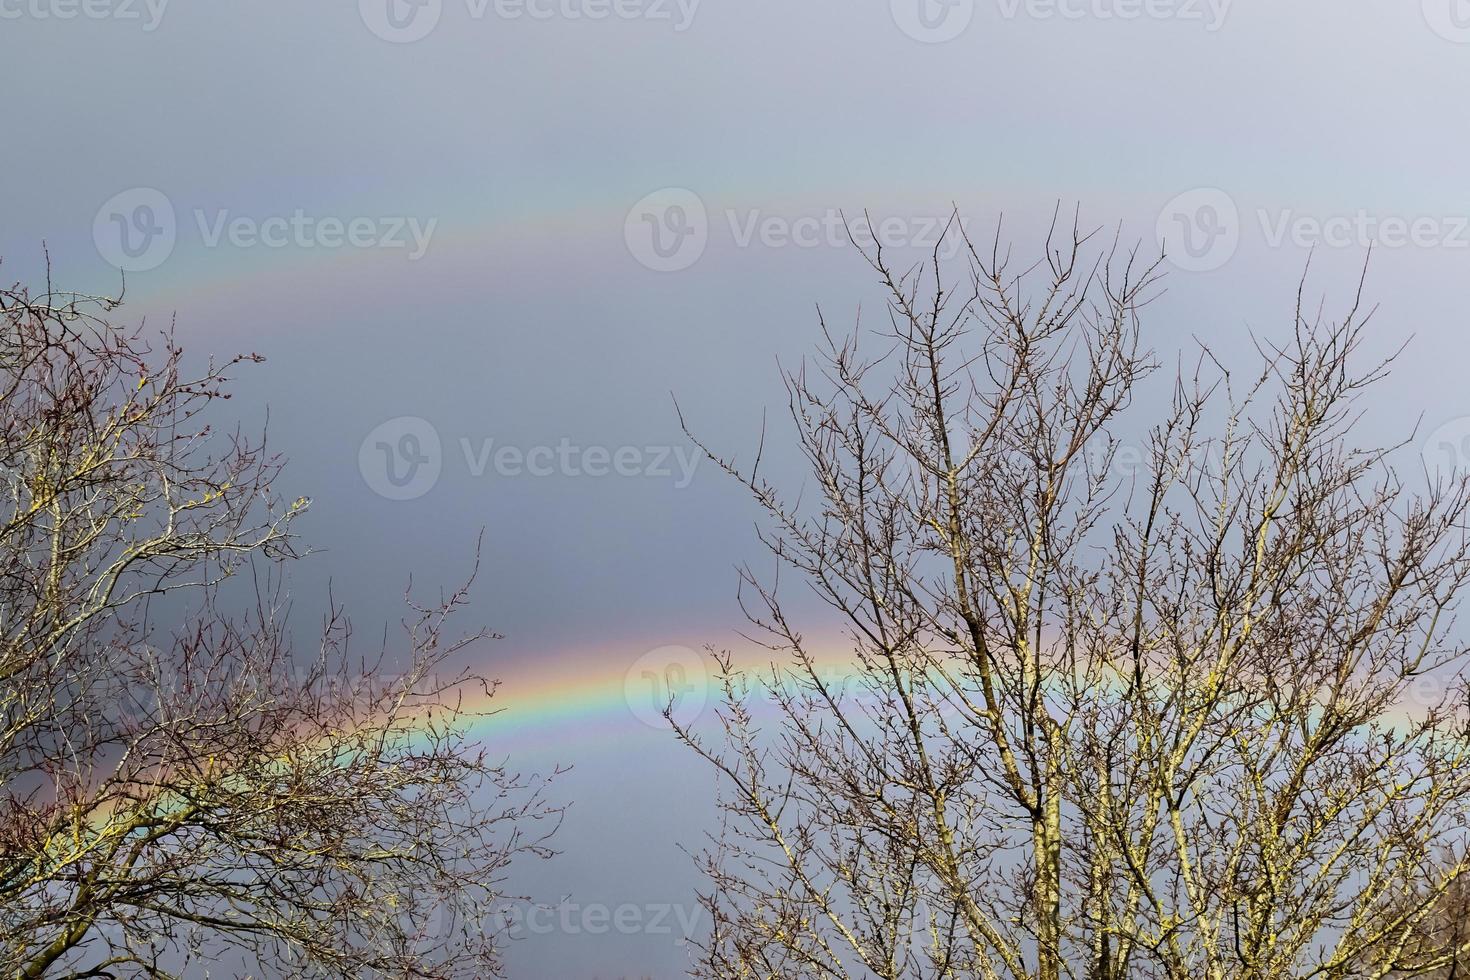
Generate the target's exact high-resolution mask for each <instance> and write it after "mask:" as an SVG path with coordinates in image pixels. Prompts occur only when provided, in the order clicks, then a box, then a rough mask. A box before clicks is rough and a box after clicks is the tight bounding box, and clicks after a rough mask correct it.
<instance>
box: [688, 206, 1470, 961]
mask: <svg viewBox="0 0 1470 980" xmlns="http://www.w3.org/2000/svg"><path fill="white" fill-rule="evenodd" d="M1091 238H1092V236H1090V235H1087V234H1082V233H1080V232H1079V231H1078V229H1077V226H1076V223H1075V222H1074V223H1073V224H1072V226H1071V228H1070V229H1069V228H1067V227H1066V226H1065V225H1061V226H1057V225H1054V226H1053V229H1052V234H1051V235H1049V236H1048V238H1047V242H1046V246H1045V253H1044V255H1043V256H1042V257H1041V259H1040V260H1039V261H1038V262H1036V263H1035V264H1032V265H1028V266H1026V267H1025V268H1024V269H1015V268H1013V266H1012V262H1011V258H1010V255H1009V252H1008V250H1005V249H1003V248H1002V246H1001V241H1000V236H999V234H997V236H996V240H995V242H994V243H993V244H992V245H991V247H989V248H988V249H984V250H982V249H981V248H977V247H976V246H975V245H974V243H973V242H970V241H967V242H966V245H967V246H968V248H967V250H966V253H965V259H964V261H963V262H962V263H961V265H962V268H961V269H960V270H958V271H957V274H956V275H954V277H953V278H949V276H950V273H951V269H950V268H949V267H948V265H947V264H946V263H943V262H941V260H940V257H939V252H938V250H937V249H936V250H935V253H934V255H933V257H932V260H931V261H928V262H925V263H922V264H920V265H918V266H915V267H914V268H912V269H909V270H907V271H901V270H899V271H896V270H895V269H894V268H893V267H892V265H891V263H890V261H889V260H888V256H887V255H885V253H884V251H883V250H882V249H881V248H879V249H875V250H869V251H866V252H865V253H864V254H865V256H866V257H867V258H868V260H869V262H870V263H871V265H872V268H873V269H874V271H875V272H876V273H877V275H878V277H879V279H880V281H881V283H882V284H883V286H884V288H885V289H886V293H887V296H888V299H889V304H888V314H889V316H888V317H887V322H886V324H885V326H884V327H883V329H881V330H878V331H875V332H874V333H873V334H869V335H863V334H862V332H861V331H854V332H853V333H852V334H851V335H849V336H843V337H834V335H833V334H832V333H831V332H829V331H828V330H827V327H826V324H825V323H824V324H823V333H824V335H825V336H826V337H827V341H828V344H827V348H826V349H825V351H824V352H823V356H822V357H821V359H820V360H819V361H818V362H817V363H816V364H815V365H814V366H813V365H807V364H803V365H802V366H801V367H800V368H799V369H797V370H795V371H791V372H787V373H786V376H785V377H786V382H787V387H788V391H789V394H790V410H791V417H792V419H793V420H794V423H795V429H796V433H797V435H798V437H799V440H800V447H801V449H802V451H803V453H804V456H805V459H806V462H807V463H808V464H809V466H810V471H811V475H812V477H813V479H814V483H813V486H812V487H811V492H810V493H809V494H808V499H802V498H797V499H795V500H794V501H788V499H787V498H786V497H785V496H783V494H782V493H781V491H780V490H779V488H777V487H775V486H772V485H771V484H770V483H768V482H767V481H766V480H765V479H764V478H763V477H762V475H761V473H760V464H759V457H758V458H757V461H756V464H755V466H754V467H751V468H741V467H740V466H739V465H737V463H736V462H735V461H733V460H730V459H728V458H725V457H721V456H719V455H715V454H712V458H714V459H715V460H716V462H719V463H721V465H723V466H724V467H725V468H726V469H727V470H728V471H729V472H731V473H732V474H734V475H735V476H736V477H738V478H739V479H740V480H741V481H743V482H744V483H745V485H746V486H747V487H748V488H749V489H750V490H751V491H752V492H753V494H754V496H755V499H756V500H757V502H758V503H759V505H760V506H761V507H762V508H763V510H764V513H765V515H766V517H767V520H766V521H765V523H764V527H763V530H762V532H761V537H762V540H763V541H764V543H765V544H766V545H767V546H768V547H769V550H770V552H771V553H772V555H773V556H774V558H775V560H776V566H777V568H778V569H784V570H787V571H789V572H795V573H796V575H797V577H798V578H799V579H800V580H801V581H802V582H804V583H805V584H807V585H810V586H811V588H813V589H814V590H815V592H816V593H817V595H818V596H820V597H821V599H822V600H824V601H825V602H826V603H827V604H828V605H830V606H831V607H832V609H834V610H836V612H837V613H838V614H839V616H840V619H841V621H842V622H843V623H844V624H845V628H846V636H847V637H848V639H849V640H850V646H851V650H852V654H853V664H852V669H851V673H850V675H849V676H848V677H847V678H846V681H848V682H844V679H843V678H840V677H838V676H836V675H834V674H833V673H832V671H831V670H829V669H828V667H827V666H826V665H824V663H823V661H822V660H821V659H820V656H819V652H820V651H818V650H814V649H813V648H812V645H811V644H810V643H809V641H808V640H807V639H805V638H804V637H803V634H802V632H801V630H800V629H799V628H798V627H797V626H796V625H795V624H794V623H793V622H791V621H790V620H789V619H788V616H787V614H786V612H785V610H783V604H782V601H781V599H780V590H779V589H778V588H777V587H776V584H775V582H774V581H773V580H767V579H764V578H762V577H760V576H758V575H757V574H756V573H755V572H753V571H751V570H749V569H746V570H745V571H744V572H743V574H742V592H745V591H747V590H749V595H746V596H742V604H743V605H745V606H746V608H747V612H748V614H749V615H750V617H751V619H752V621H753V622H754V623H755V624H756V625H757V626H758V627H760V628H761V630H762V631H763V632H762V633H761V634H760V635H761V637H762V638H763V642H765V643H766V644H767V645H768V646H769V647H770V648H771V649H772V650H773V651H776V656H774V657H773V662H772V664H771V665H770V667H769V670H768V671H764V670H757V671H755V672H752V671H751V670H749V669H748V668H746V667H744V666H742V665H740V664H737V663H736V662H734V660H733V659H732V657H731V656H730V655H729V654H728V653H724V654H717V657H718V658H719V661H720V664H721V675H720V679H721V683H722V685H723V698H722V699H721V701H722V704H721V708H720V711H719V717H720V719H721V721H722V728H723V737H722V739H719V740H716V741H711V740H709V739H708V737H707V733H703V732H701V731H698V730H695V729H692V728H690V727H688V726H682V727H681V726H678V725H676V726H675V727H676V729H677V730H678V733H679V735H680V737H681V738H682V739H683V740H684V741H685V742H687V743H688V744H689V745H690V746H691V747H693V748H694V749H695V750H696V751H698V752H699V753H700V754H701V755H702V756H703V757H704V758H706V759H707V760H708V761H709V762H710V763H712V764H713V765H714V766H716V767H717V768H718V770H719V771H720V772H721V773H722V774H723V776H724V777H726V778H724V779H723V780H722V785H723V787H724V790H723V791H722V799H721V802H722V808H723V811H724V814H725V820H724V831H723V833H722V834H720V835H719V836H718V837H717V838H716V839H715V841H714V842H713V844H712V845H711V848H710V849H709V850H708V851H706V852H705V854H704V855H703V857H702V862H703V864H704V866H705V867H706V869H707V871H708V873H709V875H710V877H711V883H712V887H711V891H710V893H709V894H708V895H707V896H706V897H705V899H704V900H705V903H706V905H707V907H708V909H709V911H710V912H711V914H712V917H713V922H714V926H713V929H712V932H711V933H710V935H709V936H708V937H707V940H706V941H705V943H704V945H703V948H702V953H701V956H700V965H699V970H698V972H699V975H700V976H707V977H719V978H733V977H768V978H777V977H779V978H783V980H784V978H792V977H883V978H898V977H904V978H910V977H971V976H977V977H985V978H998V977H1007V978H1037V980H1059V978H1061V977H1077V978H1095V980H1120V978H1124V977H1168V978H1177V980H1185V978H1200V977H1205V978H1212V980H1216V978H1218V980H1223V978H1253V980H1267V978H1287V977H1292V978H1307V977H1320V978H1347V977H1360V976H1361V977H1385V976H1390V975H1392V976H1424V975H1432V973H1431V971H1434V970H1436V969H1441V968H1442V967H1444V966H1445V965H1446V964H1447V963H1448V962H1449V961H1450V959H1451V956H1452V953H1453V947H1455V946H1459V947H1460V948H1462V949H1463V948H1467V942H1470V934H1466V933H1456V932H1453V931H1446V930H1428V929H1425V928H1423V924H1424V922H1425V920H1426V917H1428V916H1430V915H1431V914H1434V910H1435V909H1436V907H1437V903H1438V901H1439V899H1440V897H1441V896H1444V895H1445V894H1446V893H1447V892H1448V891H1449V890H1451V889H1454V888H1458V887H1461V885H1460V884H1459V883H1461V882H1464V881H1467V879H1465V878H1464V875H1465V873H1466V871H1467V868H1470V859H1467V858H1465V857H1463V856H1462V857H1460V858H1458V859H1455V860H1452V861H1450V862H1448V863H1446V862H1444V861H1442V860H1441V856H1442V855H1443V854H1445V853H1454V854H1458V855H1464V854H1465V853H1466V851H1465V848H1464V846H1463V844H1464V836H1465V827H1466V824H1465V819H1466V817H1467V816H1470V743H1467V741H1466V739H1465V737H1464V736H1465V734H1466V730H1465V723H1466V712H1465V710H1464V707H1465V689H1464V683H1463V679H1462V672H1463V669H1464V666H1465V663H1466V649H1465V647H1463V646H1462V645H1459V644H1458V643H1456V642H1455V641H1454V640H1453V639H1452V633H1453V630H1452V628H1451V618H1450V617H1451V611H1452V608H1453V599H1454V596H1455V594H1456V593H1457V591H1458V590H1459V588H1460V587H1461V586H1462V585H1463V584H1464V582H1465V579H1466V577H1467V575H1470V552H1467V538H1466V534H1465V529H1466V520H1465V518H1466V508H1467V503H1470V492H1467V486H1466V483H1465V482H1464V481H1463V480H1457V481H1453V482H1451V481H1449V480H1440V479H1436V480H1434V481H1432V484H1433V485H1431V486H1430V488H1429V489H1428V490H1427V491H1426V492H1424V493H1416V492H1414V491H1411V490H1410V489H1408V488H1406V487H1405V486H1404V484H1403V483H1401V481H1400V479H1399V478H1398V477H1397V476H1396V475H1395V472H1394V469H1393V468H1392V466H1391V456H1392V450H1393V449H1394V448H1396V447H1388V448H1362V447H1359V446H1356V445H1354V443H1353V442H1352V441H1351V439H1350V429H1351V427H1352V425H1353V423H1354V421H1355V419H1356V418H1357V408H1356V404H1357V402H1358V399H1359V396H1360V395H1361V394H1362V393H1363V392H1364V391H1365V390H1366V389H1367V388H1368V386H1369V385H1371V384H1372V383H1373V382H1374V381H1376V380H1377V379H1379V378H1380V377H1381V376H1382V375H1383V373H1384V372H1385V370H1386V368H1387V366H1388V363H1390V362H1391V360H1392V358H1389V359H1388V361H1385V362H1383V363H1377V364H1372V365H1370V366H1368V367H1367V368H1366V369H1364V370H1359V369H1357V361H1358V354H1357V351H1358V350H1359V348H1360V347H1361V346H1362V342H1363V339H1364V336H1365V333H1364V329H1365V325H1366V324H1367V322H1368V320H1369V319H1370V317H1371V312H1370V311H1367V310H1365V309H1363V308H1362V307H1361V306H1360V299H1358V300H1355V301H1354V302H1353V304H1352V305H1351V307H1350V308H1349V309H1348V310H1347V312H1346V314H1345V315H1344V316H1343V317H1342V318H1341V319H1340V320H1337V321H1335V322H1334V321H1331V320H1329V319H1327V318H1326V317H1324V315H1323V314H1322V313H1321V312H1320V311H1313V310H1311V309H1308V308H1307V307H1306V305H1305V304H1304V302H1303V300H1302V297H1301V296H1300V294H1299V295H1298V301H1297V307H1296V312H1295V317H1294V321H1293V324H1292V327H1291V329H1290V330H1289V331H1287V336H1286V338H1285V342H1284V343H1282V344H1279V345H1271V344H1267V343H1262V342H1258V343H1257V344H1256V353H1258V354H1259V359H1258V361H1255V365H1256V366H1253V367H1251V368H1250V370H1249V376H1248V377H1247V378H1246V379H1245V381H1244V383H1242V382H1241V381H1240V380H1239V379H1238V377H1235V376H1232V374H1231V373H1230V371H1229V370H1227V365H1226V364H1224V363H1222V361H1224V360H1228V359H1224V358H1217V357H1216V356H1215V355H1213V354H1211V353H1210V352H1209V351H1208V350H1205V351H1203V352H1202V353H1201V356H1200V357H1199V359H1198V361H1197V362H1196V363H1195V364H1194V366H1193V367H1185V368H1181V370H1180V371H1179V372H1177V375H1176V380H1175V383H1174V384H1173V385H1172V387H1167V386H1166V387H1162V388H1160V389H1159V391H1160V392H1161V397H1158V398H1155V399H1154V402H1155V405H1156V407H1157V403H1158V402H1160V401H1162V402H1163V403H1164V405H1163V408H1164V409H1165V410H1164V411H1162V412H1159V411H1156V412H1155V414H1154V415H1153V416H1151V420H1150V423H1149V424H1141V425H1137V426H1136V431H1137V432H1139V433H1140V434H1139V435H1137V436H1133V437H1131V438H1130V436H1129V435H1128V432H1129V431H1130V430H1129V428H1128V426H1129V424H1130V423H1129V421H1128V420H1129V418H1130V417H1131V414H1130V408H1131V407H1133V406H1134V404H1135V402H1138V403H1139V404H1140V405H1144V406H1145V407H1146V405H1147V402H1146V400H1145V399H1142V398H1135V396H1136V395H1137V394H1138V392H1139V391H1140V390H1141V386H1143V385H1144V384H1145V379H1146V378H1148V376H1149V375H1150V374H1151V373H1152V372H1154V371H1155V369H1156V367H1157V365H1156V363H1155V360H1154V358H1153V357H1152V355H1151V354H1149V353H1148V352H1147V351H1146V350H1145V349H1144V348H1143V347H1142V345H1141V342H1140V331H1139V324H1140V316H1141V313H1142V311H1143V310H1144V308H1145V307H1146V306H1147V305H1148V303H1149V301H1150V300H1151V299H1152V298H1153V297H1155V296H1156V295H1157V292H1158V287H1159V283H1160V266H1159V262H1158V261H1157V260H1153V259H1149V258H1146V257H1144V256H1142V255H1140V254H1139V253H1138V251H1137V250H1134V251H1131V252H1130V251H1128V250H1126V249H1120V248H1119V247H1118V243H1117V240H1116V238H1114V239H1113V241H1112V242H1111V243H1110V244H1109V243H1107V242H1100V243H1095V242H1093V241H1092V240H1091ZM1360 296H1361V284H1360V289H1359V297H1360ZM873 343H876V344H877V345H878V349H877V350H876V352H875V353H872V354H869V353H868V351H867V346H868V345H869V344H873ZM860 347H861V348H862V349H861V350H860ZM1252 359H1254V355H1252ZM1236 373H1237V375H1238V374H1239V373H1240V372H1239V370H1238V368H1237V371H1236ZM1170 392H1172V396H1171V395H1170ZM1160 416H1162V418H1161V419H1160ZM1130 442H1131V445H1132V446H1133V447H1135V448H1136V449H1137V451H1138V452H1137V456H1138V458H1140V459H1141V465H1139V466H1137V467H1136V468H1133V469H1130V467H1129V466H1128V465H1127V464H1126V454H1123V453H1120V452H1119V450H1120V448H1124V447H1126V445H1128V444H1129V443H1130ZM778 577H779V576H778ZM671 721H672V717H671Z"/></svg>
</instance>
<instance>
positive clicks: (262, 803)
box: [0, 286, 558, 978]
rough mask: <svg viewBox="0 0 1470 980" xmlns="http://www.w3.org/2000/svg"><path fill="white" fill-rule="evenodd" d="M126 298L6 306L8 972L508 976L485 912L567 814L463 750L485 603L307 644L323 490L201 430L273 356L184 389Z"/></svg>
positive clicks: (1, 878)
mask: <svg viewBox="0 0 1470 980" xmlns="http://www.w3.org/2000/svg"><path fill="white" fill-rule="evenodd" d="M115 305H116V304H115V302H113V301H110V300H103V299H95V298H89V297H83V296H77V295H72V294H58V293H56V292H54V291H51V290H50V289H49V288H48V290H47V291H46V293H45V294H43V295H40V296H35V295H31V294H29V293H28V292H27V291H26V290H24V289H23V288H21V287H19V286H17V287H15V288H12V289H9V290H5V291H3V292H0V316H3V329H4V333H3V335H0V488H3V494H4V501H3V505H0V506H3V508H4V511H3V514H0V677H3V679H4V687H3V689H0V782H3V786H4V790H3V795H0V969H3V971H4V972H5V974H6V975H9V976H14V977H19V978H26V977H69V978H80V977H124V976H137V977H181V976H198V975H201V972H202V971H205V970H208V971H209V972H210V973H211V975H218V974H231V973H234V974H241V975H246V974H250V975H261V974H262V973H263V974H264V975H268V976H341V977H360V976H393V977H409V976H412V977H476V976H484V975H500V974H499V965H500V963H499V959H498V956H497V945H498V944H497V939H498V935H497V929H496V928H495V927H494V925H493V923H491V922H490V921H489V920H488V919H486V917H485V912H486V910H487V908H488V906H489V903H490V901H491V900H492V899H493V898H494V896H496V895H497V894H498V892H499V890H500V888H501V885H502V881H503V879H504V873H505V869H506V867H507V865H508V863H509V862H510V861H511V860H512V858H513V857H515V856H517V855H519V854H527V853H529V854H545V853H546V838H547V836H548V834H549V832H550V831H551V830H552V829H553V828H554V826H555V824H556V822H557V819H556V818H557V816H558V814H557V811H556V810H555V808H553V807H551V806H549V805H548V804H547V802H546V801H545V799H544V798H543V796H542V791H541V781H540V780H539V779H522V778H521V777H519V776H517V775H516V774H514V773H512V772H509V771H507V770H506V769H505V768H504V766H503V764H502V763H501V762H500V761H498V760H495V759H492V758H491V757H489V756H487V755H486V754H485V753H484V752H483V751H482V750H479V749H477V748H475V747H474V746H473V745H471V744H469V743H468V742H467V740H466V736H467V731H466V724H467V722H468V721H470V720H471V719H472V717H473V715H472V714H471V713H470V711H469V710H468V708H466V707H465V702H464V700H463V698H464V696H465V695H466V694H473V693H476V692H480V693H489V691H490V689H491V685H490V684H489V683H488V682H486V681H484V680H482V679H481V678H480V677H478V676H475V675H473V674H469V673H460V672H456V671H457V668H454V667H452V666H451V664H450V661H451V659H452V658H453V657H454V656H455V655H456V653H458V652H459V651H461V650H463V649H464V648H465V646H466V645H467V644H469V643H471V642H474V641H477V640H479V639H482V638H485V637H486V636H487V635H488V634H484V633H476V634H473V635H470V636H464V637H456V636H455V635H452V634H450V633H448V632H447V631H446V620H447V618H448V617H449V616H450V614H451V613H453V612H454V611H455V610H456V609H457V608H459V607H460V606H462V605H463V604H464V602H465V593H464V592H463V590H461V591H457V592H455V593H453V594H451V595H449V596H447V597H445V598H443V599H442V600H441V601H437V602H435V603H433V604H430V605H427V606H417V605H414V606H412V609H411V612H410V615H409V616H408V618H407V620H406V621H405V628H406V636H405V639H406V643H405V647H406V649H404V650H402V651H401V652H394V651H391V650H390V649H389V646H388V644H386V643H385V644H384V645H383V647H382V648H381V650H380V651H379V652H377V653H373V654H371V655H368V656H363V655H362V654H358V653H355V652H352V650H351V647H350V645H349V635H350V630H349V629H348V626H347V621H346V620H345V618H344V617H343V616H342V614H341V611H340V610H339V609H337V608H335V605H334V607H333V608H332V609H331V610H330V611H329V613H328V615H327V617H326V623H325V631H324V633H323V640H322V642H321V643H320V645H319V647H317V648H315V649H312V650H293V649H292V645H291V643H290V641H289V631H288V630H287V628H286V623H285V603H284V600H283V596H284V593H283V592H282V590H281V585H280V581H281V580H280V576H279V574H278V572H277V571H276V569H277V568H279V565H278V562H279V561H280V560H282V559H285V558H290V557H292V556H294V555H295V554H296V548H295V537H294V533H293V531H292V527H293V523H294V521H295V519H296V518H297V517H298V516H299V515H300V514H301V513H302V512H303V511H304V510H305V509H306V507H307V502H306V501H305V500H302V499H298V500H296V501H295V502H294V503H284V502H281V501H278V500H277V499H276V498H275V496H274V495H273V493H272V489H271V487H272V483H273V481H274V479H275V477H276V475H277V472H278V469H279V465H278V462H277V460H276V459H275V458H274V457H272V456H271V455H269V453H268V452H267V450H266V448H265V445H264V442H263V440H262V441H252V440H249V439H247V438H245V437H244V436H243V435H241V434H240V433H239V432H238V431H237V432H235V433H233V434H230V433H224V434H221V433H216V432H212V431H211V430H210V428H209V426H208V425H206V424H205V416H206V415H207V413H208V412H209V410H210V407H211V406H212V405H214V404H215V403H216V402H217V401H218V400H219V399H223V398H228V397H229V395H228V392H227V383H228V378H227V373H228V372H229V371H230V370H231V369H232V368H234V367H235V366H236V365H239V364H241V363H242V362H248V361H255V360H259V358H258V357H256V356H255V355H248V356H243V357H236V358H233V359H231V360H229V361H228V362H226V363H223V364H216V363H213V362H211V363H209V364H208V365H207V366H204V367H202V368H201V369H200V371H199V373H198V374H197V375H195V376H192V377H190V376H186V375H185V374H184V370H183V364H184V362H183V358H182V353H181V351H180V350H179V349H178V348H177V347H176V346H175V345H174V344H173V343H172V341H171V340H169V339H168V337H167V336H165V337H164V339H163V341H162V343H161V345H160V346H159V348H158V349H157V350H154V349H151V348H150V347H149V346H148V345H147V344H146V343H145V342H144V340H143V337H142V334H141V332H140V330H123V329H119V328H117V327H114V326H113V325H111V324H110V323H109V322H107V320H106V319H105V316H106V314H107V313H108V312H109V311H111V310H112V309H113V308H114V306H115ZM242 572H243V573H247V574H245V575H241V573H242ZM235 576H240V578H239V579H238V581H240V582H242V583H243V584H245V585H246V587H247V589H248V590H249V591H248V593H247V594H248V595H249V596H250V597H252V599H253V602H252V603H247V604H246V606H247V608H246V610H245V611H244V612H243V613H237V614H227V613H226V612H225V609H226V608H227V605H228V604H227V603H226V602H225V601H224V599H223V598H222V597H221V591H220V586H221V584H222V583H224V582H225V581H226V580H229V579H231V578H232V577H235ZM252 583H253V585H254V587H253V588H250V586H251V585H252ZM191 595H192V596H193V598H192V599H191V598H189V596H191ZM160 605H165V606H168V607H169V610H170V611H169V612H168V613H164V612H162V611H158V607H159V606H160ZM150 610H152V612H150ZM181 611H182V612H185V613H187V618H184V619H182V620H179V619H174V617H176V616H179V615H181ZM155 620H164V621H166V622H171V623H174V624H178V623H182V625H173V626H170V627H168V628H159V627H157V626H156V625H155Z"/></svg>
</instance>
